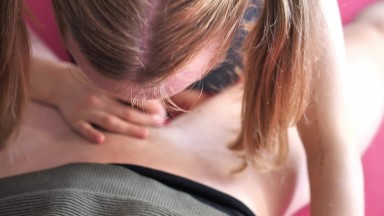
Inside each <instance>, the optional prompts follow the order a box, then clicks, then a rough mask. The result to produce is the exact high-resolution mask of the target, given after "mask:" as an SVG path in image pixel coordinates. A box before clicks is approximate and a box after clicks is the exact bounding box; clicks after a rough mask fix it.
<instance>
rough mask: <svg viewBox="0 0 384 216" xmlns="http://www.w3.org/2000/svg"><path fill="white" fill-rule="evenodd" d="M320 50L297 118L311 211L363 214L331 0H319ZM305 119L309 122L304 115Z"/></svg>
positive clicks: (335, 11) (343, 67) (342, 59)
mask: <svg viewBox="0 0 384 216" xmlns="http://www.w3.org/2000/svg"><path fill="white" fill-rule="evenodd" d="M319 3H320V5H319V6H320V7H319V10H321V11H322V14H323V17H324V23H323V25H322V26H319V34H320V38H321V39H320V41H321V43H322V48H323V52H321V55H320V56H319V60H318V62H317V63H316V64H315V65H314V71H315V74H314V79H313V84H314V92H313V95H314V98H316V99H315V100H314V101H313V102H312V104H310V106H309V107H308V109H307V111H306V117H307V118H308V119H303V120H302V121H301V123H300V124H299V126H300V127H299V129H300V132H301V136H302V139H303V143H304V145H305V149H306V153H307V158H308V171H309V172H308V173H309V178H310V188H311V212H312V215H329V216H332V215H335V216H336V215H337V216H344V215H346V216H347V215H348V216H351V215H363V214H364V192H363V191H364V188H363V175H362V166H361V159H360V156H359V153H358V150H357V146H356V143H355V142H356V140H355V138H354V128H353V127H351V122H350V120H351V118H350V113H348V112H349V107H348V105H347V104H348V103H347V101H346V99H347V98H348V97H346V95H347V94H348V92H347V91H346V88H345V86H346V84H345V82H346V76H347V72H348V70H347V67H346V57H345V47H344V40H343V32H342V26H341V22H340V15H339V13H338V7H337V1H335V0H334V1H326V0H321V1H319ZM307 120H309V122H308V121H307Z"/></svg>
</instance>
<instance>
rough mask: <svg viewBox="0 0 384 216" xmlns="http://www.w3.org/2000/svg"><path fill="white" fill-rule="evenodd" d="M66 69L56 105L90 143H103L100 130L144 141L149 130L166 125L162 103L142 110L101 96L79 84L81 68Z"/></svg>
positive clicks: (55, 97) (149, 104) (55, 95)
mask: <svg viewBox="0 0 384 216" xmlns="http://www.w3.org/2000/svg"><path fill="white" fill-rule="evenodd" d="M63 69H64V70H65V71H63V73H62V74H61V75H60V80H59V81H58V85H57V86H56V89H55V90H54V91H55V93H53V94H52V95H53V96H52V101H53V104H54V105H56V106H57V107H58V108H59V110H60V111H61V113H62V115H63V117H64V119H65V120H66V121H67V122H68V124H69V125H70V126H71V127H72V128H73V129H74V130H75V131H77V132H78V133H79V134H81V135H82V136H84V137H86V138H87V139H89V140H90V141H92V142H95V143H103V142H104V140H105V135H104V134H103V132H102V130H101V129H104V130H107V131H110V132H115V133H121V134H126V135H130V136H133V137H136V138H140V139H144V138H146V137H147V136H148V133H149V131H148V128H146V126H162V125H163V124H164V122H165V120H166V110H165V107H164V105H163V103H162V102H161V101H158V100H149V101H147V102H145V103H144V104H143V106H142V107H140V108H141V110H139V109H136V108H133V107H132V106H129V105H127V104H123V103H121V102H119V101H118V100H116V99H113V98H111V97H109V96H107V95H105V94H103V93H101V92H99V91H98V90H96V89H94V88H92V87H91V86H90V84H88V83H87V82H85V81H80V80H76V79H75V77H77V76H75V75H77V74H80V73H81V71H80V68H78V67H76V66H67V67H66V68H63Z"/></svg>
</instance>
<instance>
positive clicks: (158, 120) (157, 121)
mask: <svg viewBox="0 0 384 216" xmlns="http://www.w3.org/2000/svg"><path fill="white" fill-rule="evenodd" d="M153 122H154V123H155V124H156V125H159V126H160V125H163V124H164V122H165V119H164V117H162V116H160V115H155V116H153Z"/></svg>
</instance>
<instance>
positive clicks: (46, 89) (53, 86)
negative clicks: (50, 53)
mask: <svg viewBox="0 0 384 216" xmlns="http://www.w3.org/2000/svg"><path fill="white" fill-rule="evenodd" d="M67 65H68V64H67V63H63V62H60V61H58V60H56V61H54V60H48V59H44V58H42V57H38V56H32V59H31V64H30V81H29V97H30V98H32V99H34V100H37V101H40V102H43V103H47V104H49V105H56V104H55V92H56V91H55V90H57V88H59V84H60V82H61V80H63V78H64V77H65V76H68V75H70V74H65V73H66V72H67V71H65V69H66V68H67V67H68V66H67Z"/></svg>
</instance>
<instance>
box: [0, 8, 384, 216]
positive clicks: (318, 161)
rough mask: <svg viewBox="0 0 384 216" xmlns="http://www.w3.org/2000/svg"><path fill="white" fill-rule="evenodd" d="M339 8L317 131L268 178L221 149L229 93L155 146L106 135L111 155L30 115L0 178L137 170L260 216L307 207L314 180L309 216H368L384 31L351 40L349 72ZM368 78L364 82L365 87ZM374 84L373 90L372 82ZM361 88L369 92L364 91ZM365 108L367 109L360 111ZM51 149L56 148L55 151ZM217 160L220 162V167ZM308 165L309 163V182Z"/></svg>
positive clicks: (373, 28)
mask: <svg viewBox="0 0 384 216" xmlns="http://www.w3.org/2000/svg"><path fill="white" fill-rule="evenodd" d="M335 5H336V4H333V5H332V4H330V5H322V10H323V11H324V14H325V17H326V20H327V29H326V31H332V32H333V33H335V34H332V36H330V37H325V39H326V40H325V41H326V43H327V47H330V48H329V50H328V52H327V54H326V55H325V56H326V57H324V59H323V60H322V61H320V64H319V65H318V67H319V68H320V69H321V70H322V71H323V73H322V75H321V76H320V77H319V78H318V80H317V85H318V86H317V89H319V90H321V91H318V92H315V93H316V94H317V95H318V97H319V98H320V100H321V101H322V103H321V106H319V104H312V105H311V106H310V108H309V109H308V111H307V113H306V114H307V116H309V117H310V120H311V122H312V123H311V124H306V122H304V121H301V122H300V123H299V131H300V132H301V139H302V140H303V142H304V144H301V142H300V138H299V137H298V134H297V133H295V129H292V131H291V132H290V148H291V149H290V150H291V155H290V160H289V161H288V163H287V165H286V167H283V168H282V169H281V170H278V171H274V172H268V173H263V172H258V171H257V170H249V169H247V170H246V171H244V172H242V173H239V174H235V175H234V174H233V173H232V172H231V171H232V170H233V167H236V166H235V165H237V164H239V160H238V157H236V154H235V153H234V152H230V151H228V150H227V148H226V146H225V144H226V143H228V142H229V141H231V140H232V139H233V138H234V137H235V135H233V134H231V133H228V131H232V130H237V129H238V126H239V122H238V118H237V117H234V118H233V116H238V114H239V111H240V107H239V106H238V105H239V100H238V99H237V103H236V102H235V101H233V100H236V98H238V97H239V95H238V94H239V92H238V91H237V93H236V91H233V90H232V91H227V92H226V93H225V94H222V96H221V97H220V96H219V97H216V98H215V99H214V100H210V101H209V102H207V103H206V104H203V106H201V107H200V108H199V109H197V110H198V111H199V112H192V113H189V114H186V115H184V116H182V117H180V118H179V119H177V120H175V121H174V122H173V123H172V124H170V125H169V126H167V127H165V128H163V129H164V130H163V129H161V130H160V129H156V128H152V129H150V130H151V131H153V133H151V135H150V136H149V140H148V141H150V142H147V141H137V140H136V141H135V139H132V138H129V137H125V136H121V135H116V134H108V138H110V139H108V140H109V141H108V143H107V145H105V146H92V145H82V142H84V140H81V139H79V137H77V136H76V134H74V133H73V132H72V131H71V130H69V129H68V128H67V127H66V126H65V124H63V122H62V120H60V118H59V117H58V116H57V114H52V113H51V114H49V111H48V110H46V109H44V108H41V107H40V108H39V107H37V109H36V107H34V106H32V110H30V112H31V113H32V114H29V118H28V119H27V122H26V123H25V125H24V128H23V130H22V132H21V134H20V137H19V138H18V140H17V141H16V142H15V143H14V144H11V145H10V146H11V147H10V149H8V151H7V152H6V153H2V154H0V160H1V162H0V166H4V167H1V168H0V170H2V172H1V174H0V175H1V176H9V175H15V174H20V173H24V172H30V171H34V170H39V169H45V168H49V167H54V166H57V165H60V164H66V163H69V162H98V163H109V162H126V163H134V164H141V165H144V166H148V167H153V168H156V169H160V170H164V171H167V172H171V173H174V174H177V175H181V176H185V177H187V178H190V179H192V180H196V181H200V182H201V183H203V184H207V185H209V186H211V187H214V188H217V189H219V190H222V191H224V192H226V193H228V194H231V195H233V196H235V197H237V198H238V199H240V200H241V201H242V202H244V203H245V204H247V205H248V206H250V207H251V209H253V210H254V211H255V212H257V213H258V214H260V215H282V214H283V213H284V212H285V210H286V208H287V207H288V215H290V213H292V212H293V211H295V210H297V208H298V207H300V206H302V205H303V204H304V203H306V202H307V201H308V200H309V197H308V190H307V188H306V187H303V184H304V185H307V184H308V179H307V178H308V176H309V182H310V189H311V193H312V210H311V211H312V214H313V215H362V214H363V205H362V203H363V201H362V200H361V199H362V198H363V195H362V187H361V186H362V179H360V178H359V176H361V175H360V174H359V173H357V172H360V171H361V167H360V166H361V165H360V162H359V153H361V151H362V150H364V149H365V148H366V147H367V143H369V140H370V138H371V137H372V135H373V133H374V129H375V127H377V124H378V122H380V119H382V115H383V112H382V110H384V106H383V101H384V100H383V99H384V95H383V93H382V92H384V91H378V92H375V91H376V90H378V89H379V90H380V88H381V89H382V86H383V85H382V84H383V83H384V76H383V74H384V73H383V70H382V68H384V65H383V64H382V61H380V58H379V57H380V56H383V50H384V49H372V48H371V47H370V46H372V47H373V46H376V47H384V30H383V28H382V25H379V24H378V23H384V21H382V20H381V21H372V20H371V18H367V16H366V17H364V16H363V17H361V18H360V19H359V20H357V21H356V22H355V23H354V24H352V25H351V26H350V27H348V28H347V29H346V30H345V34H346V37H345V44H346V47H347V50H346V51H347V55H346V56H347V57H348V63H349V66H350V67H349V69H348V70H347V69H346V62H345V54H344V52H343V50H344V47H342V44H344V41H343V39H342V37H341V34H342V32H341V27H340V24H339V23H337V22H335V21H334V20H337V17H338V13H337V10H336V6H335ZM381 8H384V6H381ZM372 13H373V12H371V13H367V14H372ZM368 17H370V16H368ZM362 29H364V30H366V31H362ZM362 53H363V54H362ZM354 60H359V61H354ZM351 62H355V63H354V64H352V63H351ZM359 68H364V69H365V70H364V71H366V72H367V73H364V74H362V73H361V71H360V70H359ZM368 72H369V73H368ZM345 77H349V78H345ZM363 77H365V79H359V78H363ZM373 78H376V79H375V80H376V81H377V82H373V83H371V82H368V81H369V80H370V79H373ZM356 80H358V81H356ZM345 81H347V82H348V83H347V84H346V85H343V86H342V87H340V86H338V85H335V83H343V82H345ZM348 84H349V85H350V88H349V89H356V87H358V88H359V89H360V90H361V91H362V92H363V94H357V95H354V96H355V97H353V98H354V101H348V98H352V97H346V96H345V95H348V93H356V91H352V90H351V91H346V89H348V88H346V87H345V86H348ZM361 85H364V86H366V87H367V88H361ZM354 87H355V88H354ZM325 90H327V91H328V92H327V91H325ZM329 90H330V91H329ZM373 90H375V91H373ZM324 92H327V94H325V93H324ZM227 93H228V94H227ZM236 95H237V97H236ZM361 95H362V96H361ZM366 95H376V96H377V98H376V100H375V101H369V100H366V99H365V98H366ZM344 100H345V102H344ZM361 101H365V102H366V103H364V104H361ZM222 104H226V105H227V106H223V105H222ZM236 104H237V105H236ZM372 106H373V107H376V106H378V108H377V110H376V111H374V110H371V108H370V107H372ZM348 107H358V111H359V112H358V113H357V112H355V111H354V110H352V116H359V115H360V114H361V113H364V114H365V116H366V117H367V120H365V121H362V122H360V121H359V120H358V118H352V120H354V123H355V127H356V129H357V131H362V130H360V129H363V131H365V132H364V133H363V132H359V133H358V134H356V138H355V139H351V137H352V136H351V134H352V133H351V132H350V131H349V129H348V128H349V127H347V126H348V125H349V123H348V119H347V118H346V115H345V111H346V110H348ZM33 108H35V109H33ZM39 109H42V110H39ZM205 109H206V110H205ZM320 110H321V111H320ZM232 112H233V113H232ZM39 113H40V117H39V115H38V114H39ZM47 114H48V115H47ZM232 114H233V115H232ZM55 115H56V117H55ZM44 116H45V117H49V118H48V119H47V121H41V118H43V117H44ZM314 116H316V118H315V117H314ZM31 117H34V118H31ZM380 117H381V118H380ZM236 119H237V120H236ZM207 124H209V125H210V128H211V129H215V130H214V131H213V132H211V131H209V132H208V130H206V129H204V128H205V127H206V125H207ZM352 125H353V122H352ZM364 128H365V129H364ZM366 128H369V129H372V130H369V131H368V130H367V129H366ZM351 131H352V130H351ZM167 133H169V134H168V135H167ZM215 134H216V135H215ZM295 134H296V135H295ZM186 137H187V138H188V139H186ZM31 138H33V139H31ZM34 139H35V140H34ZM26 140H28V142H26ZM52 143H57V144H58V145H57V146H58V147H57V146H56V145H52ZM127 143H129V145H126V144H127ZM206 143H210V145H206ZM223 143H224V144H223ZM131 144H132V145H131ZM56 147H57V148H56ZM354 147H356V148H354ZM358 149H359V150H360V152H359V151H358ZM42 150H43V151H42ZM138 152H140V154H137V153H138ZM138 155H140V157H138ZM142 155H143V156H142ZM164 155H167V157H164ZM212 155H215V157H214V161H212V160H213V159H212V158H213V157H212ZM305 155H306V156H307V157H308V161H307V166H308V174H307V170H306V167H305V164H306V163H305V162H306V160H305ZM135 156H136V157H135ZM26 162H28V163H26ZM185 167H188V169H185ZM201 167H203V168H204V169H201ZM228 173H232V174H228ZM346 179H347V180H348V181H346ZM295 185H300V187H295ZM243 186H244V187H243ZM335 206H337V208H336V207H335Z"/></svg>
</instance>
